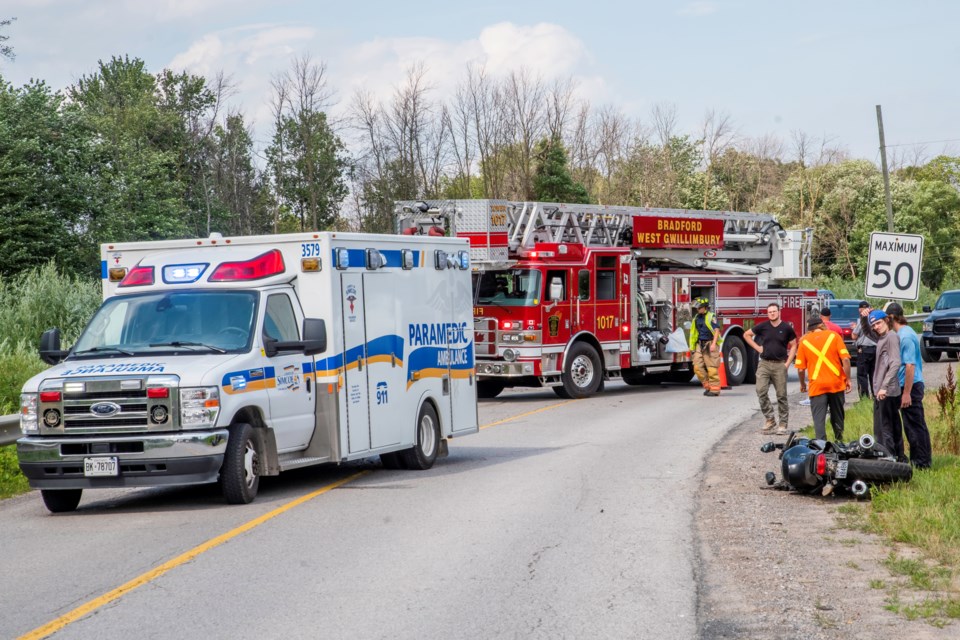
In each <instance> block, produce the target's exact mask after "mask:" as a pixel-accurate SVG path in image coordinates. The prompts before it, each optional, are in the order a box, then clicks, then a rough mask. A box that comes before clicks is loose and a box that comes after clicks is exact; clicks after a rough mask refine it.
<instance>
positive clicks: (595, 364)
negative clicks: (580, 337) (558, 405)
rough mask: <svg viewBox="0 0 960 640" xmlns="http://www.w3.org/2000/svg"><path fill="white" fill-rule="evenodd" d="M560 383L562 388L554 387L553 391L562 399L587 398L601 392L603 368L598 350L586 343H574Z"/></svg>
mask: <svg viewBox="0 0 960 640" xmlns="http://www.w3.org/2000/svg"><path fill="white" fill-rule="evenodd" d="M560 381H561V382H562V383H563V384H562V386H559V387H554V388H553V391H554V393H556V394H557V395H558V396H560V397H561V398H577V399H579V398H586V397H589V396H592V395H593V394H594V393H596V392H597V391H599V389H600V384H601V383H602V382H603V368H602V366H601V365H600V356H599V355H597V352H596V350H595V349H594V348H593V347H591V346H590V345H588V344H586V343H584V342H575V343H573V346H572V347H570V352H569V353H568V354H567V361H566V363H565V364H564V367H563V373H562V374H561V375H560Z"/></svg>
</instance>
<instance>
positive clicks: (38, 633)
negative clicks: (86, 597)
mask: <svg viewBox="0 0 960 640" xmlns="http://www.w3.org/2000/svg"><path fill="white" fill-rule="evenodd" d="M367 473H369V471H361V472H359V473H355V474H353V475H351V476H347V477H346V478H343V479H342V480H337V481H336V482H334V483H331V484H328V485H326V486H325V487H321V488H320V489H317V490H316V491H313V492H311V493H308V494H306V495H303V496H300V497H299V498H297V499H295V500H291V501H290V502H288V503H286V504H284V505H283V506H280V507H277V508H276V509H274V510H273V511H270V512H268V513H265V514H263V515H262V516H260V517H258V518H254V519H253V520H250V521H249V522H247V523H245V524H242V525H240V526H239V527H237V528H235V529H232V530H230V531H228V532H226V533H224V534H222V535H219V536H217V537H216V538H212V539H210V540H207V541H206V542H204V543H203V544H201V545H199V546H197V547H194V548H193V549H190V550H189V551H187V552H185V553H182V554H180V555H179V556H177V557H176V558H174V559H172V560H168V561H167V562H164V563H163V564H161V565H159V566H157V567H154V568H153V569H151V570H150V571H147V572H146V573H144V574H141V575H139V576H137V577H136V578H134V579H133V580H131V581H129V582H127V583H126V584H123V585H120V586H119V587H117V588H116V589H114V590H113V591H109V592H107V593H105V594H103V595H102V596H100V597H97V598H94V599H93V600H90V601H89V602H87V603H85V604H82V605H80V606H79V607H77V608H76V609H74V610H73V611H70V612H69V613H65V614H64V615H62V616H60V617H59V618H57V619H56V620H53V621H51V622H48V623H47V624H45V625H43V626H42V627H37V628H36V629H34V630H33V631H30V632H29V633H27V634H25V635H22V636H20V638H19V640H28V639H30V640H35V639H39V638H46V637H47V636H49V635H51V634H53V633H56V632H57V631H59V630H60V629H63V628H64V627H65V626H67V625H68V624H70V623H72V622H76V621H77V620H79V619H80V618H82V617H83V616H85V615H87V614H88V613H90V612H92V611H96V610H97V609H99V608H100V607H102V606H104V605H106V604H109V603H111V602H113V601H114V600H116V599H118V598H120V597H122V596H124V595H126V594H127V593H130V592H131V591H133V590H134V589H136V588H138V587H142V586H143V585H145V584H147V583H148V582H152V581H153V580H156V579H157V578H159V577H160V576H162V575H163V574H165V573H167V572H168V571H170V570H172V569H175V568H177V567H179V566H180V565H182V564H185V563H187V562H190V561H191V560H193V559H194V558H196V557H197V556H199V555H200V554H201V553H204V552H206V551H209V550H210V549H213V548H214V547H217V546H219V545H221V544H223V543H224V542H227V541H228V540H232V539H233V538H236V537H237V536H238V535H240V534H241V533H245V532H247V531H250V530H251V529H253V528H255V527H259V526H260V525H261V524H263V523H264V522H266V521H267V520H270V519H272V518H276V517H277V516H279V515H280V514H282V513H285V512H287V511H289V510H290V509H293V508H294V507H296V506H299V505H301V504H303V503H304V502H307V501H308V500H313V499H314V498H316V497H317V496H319V495H323V494H324V493H327V492H328V491H330V490H332V489H336V488H337V487H339V486H342V485H345V484H347V483H348V482H352V481H354V480H356V479H357V478H359V477H361V476H364V475H366V474H367Z"/></svg>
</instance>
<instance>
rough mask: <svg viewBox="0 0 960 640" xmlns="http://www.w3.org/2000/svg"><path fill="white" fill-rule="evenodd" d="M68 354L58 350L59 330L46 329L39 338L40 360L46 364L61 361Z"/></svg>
mask: <svg viewBox="0 0 960 640" xmlns="http://www.w3.org/2000/svg"><path fill="white" fill-rule="evenodd" d="M68 353H69V351H61V349H60V329H56V328H54V329H47V330H46V331H44V332H43V335H41V336H40V359H41V360H43V361H44V362H46V363H47V364H57V363H58V362H61V361H63V359H64V358H66V357H67V354H68Z"/></svg>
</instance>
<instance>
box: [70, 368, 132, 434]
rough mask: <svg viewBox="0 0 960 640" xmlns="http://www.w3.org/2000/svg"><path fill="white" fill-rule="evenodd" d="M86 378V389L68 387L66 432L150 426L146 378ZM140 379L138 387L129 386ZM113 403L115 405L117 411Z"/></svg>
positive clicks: (116, 429) (84, 383)
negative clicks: (76, 389)
mask: <svg viewBox="0 0 960 640" xmlns="http://www.w3.org/2000/svg"><path fill="white" fill-rule="evenodd" d="M82 382H83V390H82V391H70V390H69V389H65V390H64V393H63V404H62V407H63V429H64V432H65V433H82V432H93V431H97V432H102V431H128V432H129V431H146V430H147V429H148V428H149V421H148V408H147V405H148V402H147V390H146V381H145V380H139V381H134V380H133V379H131V378H97V379H87V380H83V381H82ZM137 383H139V384H138V386H139V388H138V389H130V388H128V387H129V386H131V385H132V384H137ZM121 387H123V388H121ZM110 405H115V407H114V410H113V412H111V410H110V408H111V407H110ZM97 409H99V411H98V410H97Z"/></svg>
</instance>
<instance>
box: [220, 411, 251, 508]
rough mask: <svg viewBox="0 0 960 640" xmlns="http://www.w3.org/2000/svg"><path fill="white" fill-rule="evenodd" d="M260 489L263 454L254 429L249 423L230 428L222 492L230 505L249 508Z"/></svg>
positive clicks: (222, 473) (221, 483)
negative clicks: (243, 505)
mask: <svg viewBox="0 0 960 640" xmlns="http://www.w3.org/2000/svg"><path fill="white" fill-rule="evenodd" d="M259 488H260V454H259V453H257V446H256V443H255V442H254V438H253V427H251V426H250V425H249V424H247V423H245V422H240V423H238V424H235V425H233V426H232V427H230V437H229V438H228V439H227V450H226V452H225V453H224V454H223V465H222V466H221V467H220V490H221V491H222V492H223V497H224V499H226V501H227V503H228V504H249V503H251V502H253V499H254V498H255V497H257V489H259Z"/></svg>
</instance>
